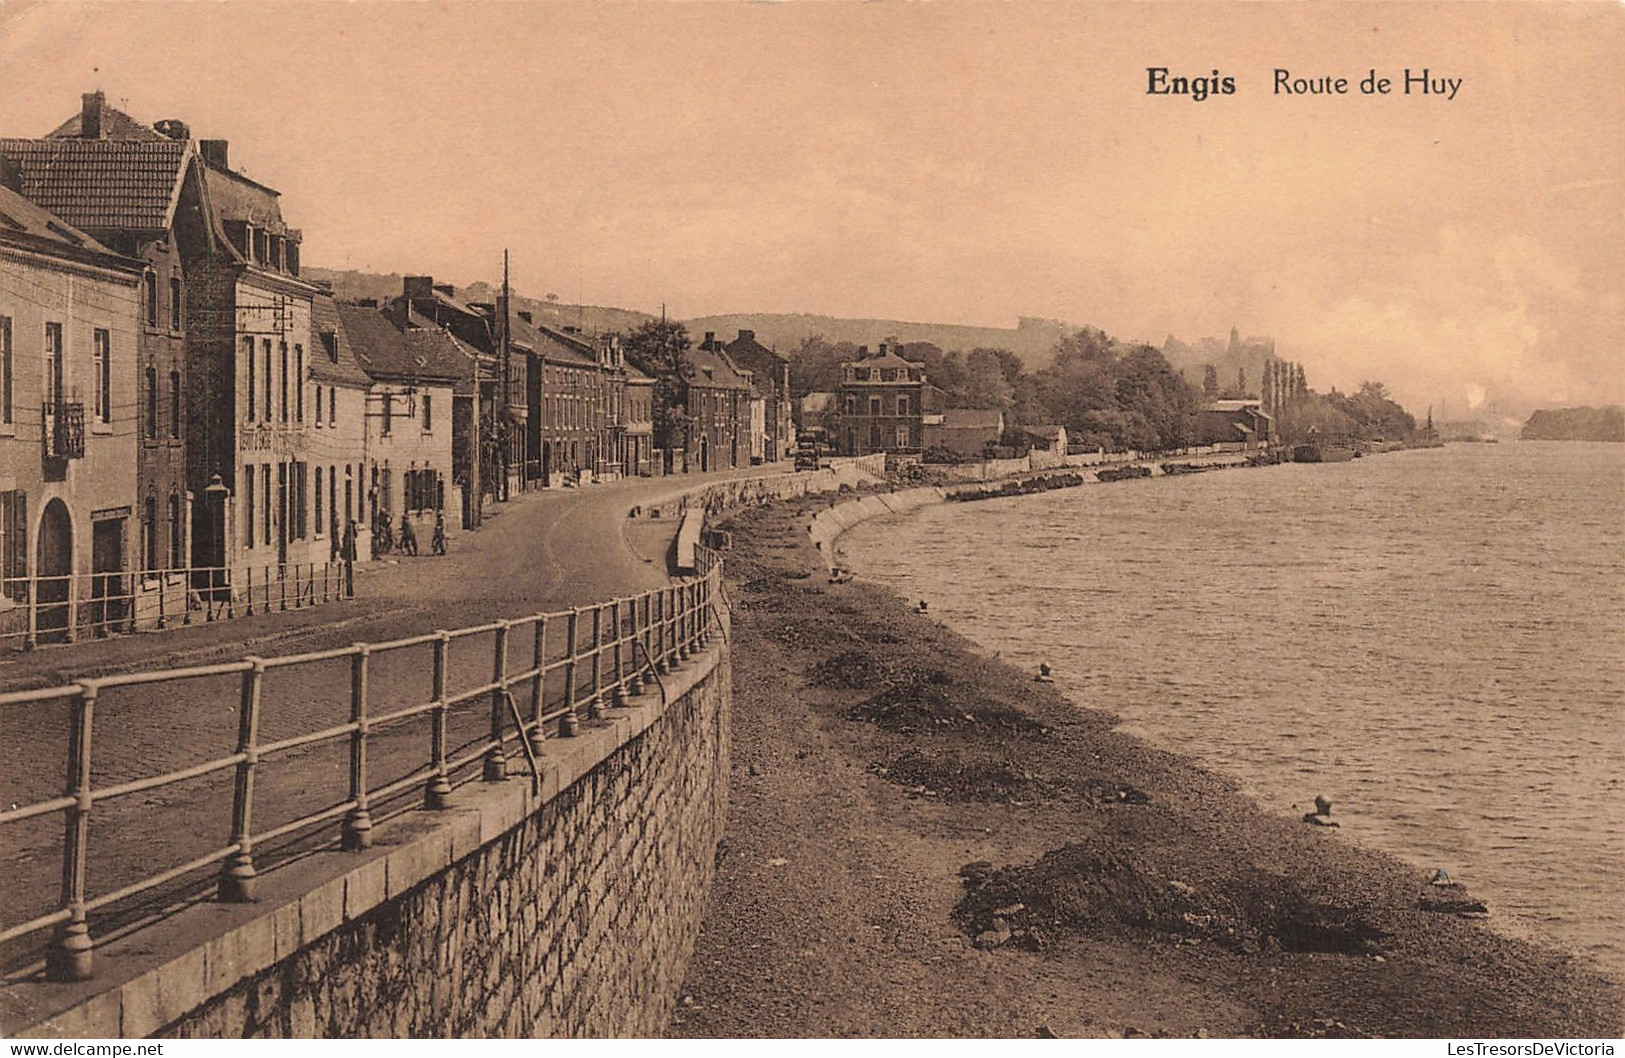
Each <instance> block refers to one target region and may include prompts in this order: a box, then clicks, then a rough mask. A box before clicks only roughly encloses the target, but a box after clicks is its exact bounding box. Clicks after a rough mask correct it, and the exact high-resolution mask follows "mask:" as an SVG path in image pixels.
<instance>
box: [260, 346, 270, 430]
mask: <svg viewBox="0 0 1625 1058" xmlns="http://www.w3.org/2000/svg"><path fill="white" fill-rule="evenodd" d="M260 355H261V356H262V357H263V358H264V360H265V365H264V366H265V374H264V375H263V376H262V377H263V379H264V382H265V421H266V422H270V421H271V339H269V338H265V339H263V340H261V342H260Z"/></svg>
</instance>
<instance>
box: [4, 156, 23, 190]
mask: <svg viewBox="0 0 1625 1058" xmlns="http://www.w3.org/2000/svg"><path fill="white" fill-rule="evenodd" d="M0 187H3V188H5V189H6V190H8V191H15V192H17V194H19V195H20V194H22V193H23V167H22V166H21V165H19V164H18V163H17V159H15V158H10V157H7V156H6V155H3V154H0Z"/></svg>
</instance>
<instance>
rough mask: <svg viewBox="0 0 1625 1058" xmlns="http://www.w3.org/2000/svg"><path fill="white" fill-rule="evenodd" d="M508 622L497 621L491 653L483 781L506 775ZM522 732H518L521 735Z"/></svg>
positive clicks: (498, 778)
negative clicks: (488, 738)
mask: <svg viewBox="0 0 1625 1058" xmlns="http://www.w3.org/2000/svg"><path fill="white" fill-rule="evenodd" d="M507 680H508V622H507V621H498V622H497V630H496V646H495V649H494V650H493V651H492V654H491V682H492V683H493V684H495V687H493V688H492V690H491V748H490V749H488V750H486V751H485V776H484V778H485V781H486V782H501V781H502V780H504V779H506V778H507V777H508V759H507V757H505V756H504V755H503V752H502V717H503V706H505V705H507V704H508V703H507V702H506V701H504V698H505V697H506V696H507V693H508V686H507ZM523 734H524V732H522V731H521V732H520V735H521V736H523Z"/></svg>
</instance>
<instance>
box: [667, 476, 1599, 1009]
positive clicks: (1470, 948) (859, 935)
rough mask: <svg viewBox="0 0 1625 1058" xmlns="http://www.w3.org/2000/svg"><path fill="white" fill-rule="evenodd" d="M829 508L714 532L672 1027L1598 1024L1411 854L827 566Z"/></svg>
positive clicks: (1594, 983) (1583, 971)
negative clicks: (1376, 841) (1124, 720)
mask: <svg viewBox="0 0 1625 1058" xmlns="http://www.w3.org/2000/svg"><path fill="white" fill-rule="evenodd" d="M920 495H921V500H922V502H924V494H920ZM892 502H894V503H895V502H897V501H896V499H895V498H894V499H893V501H892ZM904 502H908V501H904ZM870 505H871V506H873V505H874V503H873V502H871V503H870ZM881 506H882V507H885V504H884V503H882V504H881ZM824 509H827V501H826V502H820V501H797V502H786V503H775V504H773V505H771V506H768V507H762V508H757V509H753V510H748V511H744V512H741V513H739V514H738V515H736V516H735V517H734V518H733V519H732V520H731V521H729V522H727V523H725V525H726V526H727V527H728V528H730V529H732V530H733V533H734V547H733V550H732V551H731V552H730V553H729V554H728V556H727V566H726V568H727V575H728V580H729V585H730V593H731V597H732V601H733V607H734V608H733V614H734V624H733V626H732V632H731V634H732V636H733V643H734V648H735V650H734V674H733V680H734V689H735V703H734V716H733V747H732V788H731V801H730V810H729V818H728V823H727V827H726V831H725V839H724V843H723V846H722V848H721V849H720V850H719V856H718V871H717V877H716V881H715V883H714V887H713V890H712V895H711V898H710V904H709V907H708V910H707V913H706V919H705V924H704V932H703V934H702V936H701V938H700V940H699V943H698V946H697V948H696V952H695V956H694V959H693V961H692V963H691V964H690V970H689V974H688V979H687V982H686V984H685V998H684V999H683V1000H682V1002H681V1005H680V1006H679V1008H678V1012H677V1018H676V1019H675V1021H674V1024H673V1026H672V1029H671V1031H672V1033H673V1034H675V1035H700V1036H744V1035H749V1036H764V1035H765V1036H798V1035H813V1036H843V1035H877V1036H880V1035H883V1036H943V1035H956V1036H959V1035H964V1036H977V1035H990V1036H1025V1035H1035V1034H1036V1035H1044V1034H1055V1035H1061V1036H1071V1035H1077V1036H1103V1035H1134V1034H1143V1035H1170V1036H1192V1035H1212V1036H1237V1035H1268V1036H1323V1035H1350V1036H1445V1035H1459V1034H1467V1035H1470V1036H1478V1037H1484V1036H1569V1035H1575V1036H1613V1035H1616V1034H1618V1032H1619V1031H1620V1014H1619V1012H1620V1009H1621V1007H1620V1004H1621V995H1620V991H1619V989H1618V987H1617V986H1616V985H1614V984H1613V983H1611V982H1608V981H1606V980H1605V979H1603V978H1602V977H1600V976H1599V975H1597V974H1596V973H1594V972H1593V971H1591V970H1589V969H1587V968H1585V967H1583V966H1581V965H1580V964H1578V963H1577V962H1576V961H1575V960H1573V959H1572V958H1571V957H1570V956H1568V955H1566V954H1565V953H1562V952H1558V951H1554V950H1549V949H1544V948H1540V947H1537V946H1534V945H1531V944H1527V943H1524V942H1521V941H1517V940H1512V939H1508V938H1504V937H1501V936H1498V935H1496V934H1494V933H1492V932H1490V931H1488V930H1487V929H1485V928H1483V926H1482V924H1480V923H1475V922H1471V921H1467V920H1463V919H1458V918H1453V917H1449V916H1442V915H1437V914H1432V913H1428V912H1423V911H1421V910H1419V909H1418V906H1417V904H1418V895H1419V889H1420V887H1421V882H1422V880H1423V879H1422V877H1421V876H1420V873H1419V872H1418V871H1417V869H1416V868H1415V867H1413V866H1412V865H1409V864H1406V863H1403V862H1400V861H1398V860H1396V859H1393V858H1391V857H1388V856H1384V855H1381V854H1379V853H1375V852H1371V851H1369V850H1365V849H1362V848H1359V847H1356V846H1354V845H1352V844H1351V843H1349V842H1347V841H1345V840H1343V839H1342V838H1341V837H1340V836H1338V835H1337V834H1335V833H1333V832H1330V831H1326V830H1321V829H1318V828H1309V827H1306V826H1304V825H1302V824H1300V823H1298V822H1296V821H1295V820H1290V819H1285V818H1280V817H1276V816H1271V815H1268V814H1266V813H1264V812H1262V811H1260V810H1259V809H1258V808H1257V806H1256V805H1255V804H1253V803H1252V802H1251V801H1249V800H1248V799H1246V798H1244V797H1242V796H1241V795H1240V794H1239V793H1238V792H1237V790H1236V786H1235V784H1234V783H1233V782H1231V781H1230V780H1228V779H1226V778H1225V777H1223V776H1219V775H1215V774H1213V773H1212V772H1209V771H1207V770H1206V769H1204V768H1202V767H1200V766H1199V765H1197V764H1195V763H1194V762H1192V761H1191V760H1188V759H1185V758H1182V757H1179V756H1177V755H1174V754H1171V753H1167V752H1164V751H1160V750H1157V749H1155V748H1152V747H1150V746H1148V745H1146V744H1144V743H1143V742H1141V741H1139V740H1137V739H1135V738H1132V737H1129V736H1127V735H1124V734H1122V733H1120V732H1118V731H1116V730H1115V729H1114V718H1113V717H1111V716H1109V715H1107V714H1104V713H1100V712H1095V711H1090V710H1086V709H1081V708H1079V707H1078V706H1077V705H1076V704H1074V703H1073V702H1071V701H1069V700H1067V699H1066V698H1065V697H1063V696H1061V695H1060V694H1058V693H1056V691H1055V689H1054V688H1053V687H1052V686H1048V685H1043V684H1036V683H1034V682H1033V681H1032V679H1031V676H1030V674H1028V673H1024V672H1019V671H1016V670H1014V669H1012V668H1010V667H1009V666H1006V665H1003V664H1001V663H999V662H998V661H996V660H992V659H989V658H987V657H984V656H982V655H981V654H980V653H979V652H978V650H977V648H976V645H975V644H974V643H972V642H970V641H968V640H966V639H964V638H963V637H961V636H958V635H956V634H954V633H952V632H950V631H948V630H947V629H945V628H943V627H941V626H940V625H938V624H936V623H935V622H933V621H931V620H930V619H929V618H928V617H925V616H921V615H918V614H913V613H910V612H909V610H908V607H907V606H906V605H905V603H904V602H903V600H901V599H899V598H898V597H897V596H896V595H894V594H892V593H891V592H889V591H886V590H884V589H882V588H880V587H878V586H876V585H872V584H865V583H862V582H854V583H845V584H832V583H829V582H828V581H829V578H828V577H826V576H825V571H826V568H827V565H826V561H825V555H824V554H821V553H820V551H819V549H818V548H817V547H816V546H815V545H814V543H813V541H812V539H811V538H810V537H809V534H808V532H807V529H808V525H809V523H811V522H812V521H813V517H814V516H815V515H816V514H817V513H819V512H820V511H821V510H824ZM849 510H851V509H849ZM831 539H832V538H831Z"/></svg>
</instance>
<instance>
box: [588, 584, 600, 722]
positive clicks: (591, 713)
mask: <svg viewBox="0 0 1625 1058" xmlns="http://www.w3.org/2000/svg"><path fill="white" fill-rule="evenodd" d="M603 662H604V604H603V603H598V604H597V605H595V606H594V607H593V608H592V697H591V698H589V699H587V719H589V720H602V719H603V718H604V664H603Z"/></svg>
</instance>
